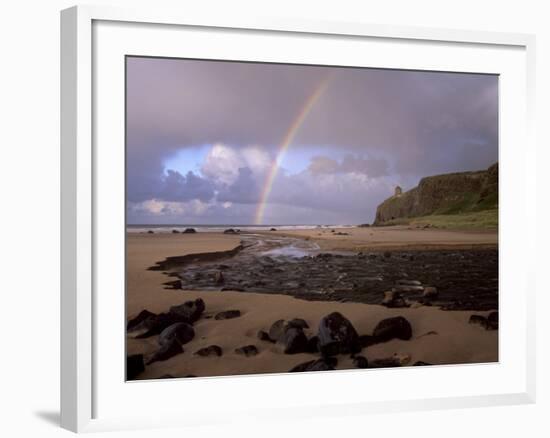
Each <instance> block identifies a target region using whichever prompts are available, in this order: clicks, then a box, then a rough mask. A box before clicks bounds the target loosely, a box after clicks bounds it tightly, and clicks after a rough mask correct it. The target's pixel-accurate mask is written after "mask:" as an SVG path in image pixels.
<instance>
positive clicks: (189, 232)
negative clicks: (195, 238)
mask: <svg viewBox="0 0 550 438" xmlns="http://www.w3.org/2000/svg"><path fill="white" fill-rule="evenodd" d="M196 232H197V230H195V229H194V228H186V229H185V230H183V234H193V233H196Z"/></svg>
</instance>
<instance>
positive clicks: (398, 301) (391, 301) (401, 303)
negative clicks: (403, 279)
mask: <svg viewBox="0 0 550 438" xmlns="http://www.w3.org/2000/svg"><path fill="white" fill-rule="evenodd" d="M382 305H383V306H386V307H389V308H395V309H397V308H402V307H409V305H408V304H407V302H406V301H405V299H404V298H403V297H402V296H401V294H400V293H399V292H396V291H393V290H389V291H386V292H384V299H383V300H382Z"/></svg>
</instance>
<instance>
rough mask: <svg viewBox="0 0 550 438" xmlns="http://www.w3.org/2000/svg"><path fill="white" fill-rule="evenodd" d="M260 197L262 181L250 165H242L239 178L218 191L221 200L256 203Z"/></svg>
mask: <svg viewBox="0 0 550 438" xmlns="http://www.w3.org/2000/svg"><path fill="white" fill-rule="evenodd" d="M259 199H260V182H259V180H258V179H257V178H255V177H254V174H253V172H252V170H250V169H249V168H248V167H240V168H239V170H238V176H237V179H236V180H235V181H234V182H233V183H232V184H229V185H226V186H224V187H223V188H222V189H221V190H220V191H219V193H218V196H217V200H218V201H219V202H235V203H239V204H254V203H257V202H258V201H259Z"/></svg>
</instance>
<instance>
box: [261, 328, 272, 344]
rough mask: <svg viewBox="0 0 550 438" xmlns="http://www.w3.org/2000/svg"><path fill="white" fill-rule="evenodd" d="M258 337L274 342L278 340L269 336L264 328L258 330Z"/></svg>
mask: <svg viewBox="0 0 550 438" xmlns="http://www.w3.org/2000/svg"><path fill="white" fill-rule="evenodd" d="M258 339H259V340H260V341H266V342H271V343H273V344H274V343H275V342H276V341H274V340H273V339H271V338H270V337H269V334H268V333H267V332H265V331H263V330H260V331H259V332H258Z"/></svg>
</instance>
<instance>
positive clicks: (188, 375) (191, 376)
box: [182, 374, 197, 379]
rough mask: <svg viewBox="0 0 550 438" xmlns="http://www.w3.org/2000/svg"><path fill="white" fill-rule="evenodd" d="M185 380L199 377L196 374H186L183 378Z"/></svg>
mask: <svg viewBox="0 0 550 438" xmlns="http://www.w3.org/2000/svg"><path fill="white" fill-rule="evenodd" d="M182 377H183V378H184V379H191V378H193V377H197V376H195V375H194V374H186V375H185V376H182Z"/></svg>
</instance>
